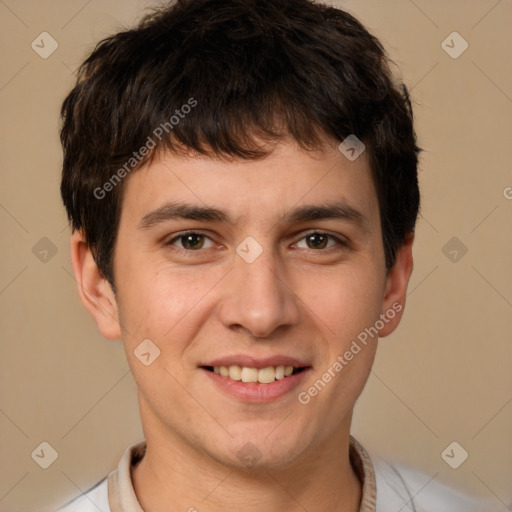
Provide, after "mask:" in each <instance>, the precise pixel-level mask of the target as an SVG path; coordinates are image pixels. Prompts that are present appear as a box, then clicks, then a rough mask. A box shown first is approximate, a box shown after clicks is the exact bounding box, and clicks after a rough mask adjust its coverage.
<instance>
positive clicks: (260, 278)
mask: <svg viewBox="0 0 512 512" xmlns="http://www.w3.org/2000/svg"><path fill="white" fill-rule="evenodd" d="M227 279H229V281H228V283H227V284H226V288H225V293H224V295H223V297H222V303H221V304H220V307H219V315H220V319H221V321H222V323H223V325H225V326H226V327H227V328H230V329H238V330H242V329H243V330H246V331H248V332H249V333H250V335H251V336H252V337H255V338H269V337H270V336H271V335H272V333H273V332H274V331H275V330H276V329H278V328H279V327H283V326H291V325H294V324H296V323H297V322H298V321H299V315H300V309H299V301H298V298H297V296H296V295H295V294H294V292H293V290H292V289H291V285H290V283H288V282H287V279H286V272H285V270H284V268H283V264H282V262H281V261H279V255H278V254H275V253H274V251H272V249H270V248H264V249H263V251H262V253H261V254H260V255H259V256H258V257H257V258H256V260H254V261H252V263H248V262H247V261H246V260H244V259H243V258H242V257H239V255H238V254H237V255H236V256H235V262H234V268H233V270H232V271H231V272H230V273H229V274H228V277H227Z"/></svg>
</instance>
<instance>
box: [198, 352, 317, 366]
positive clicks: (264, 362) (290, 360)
mask: <svg viewBox="0 0 512 512" xmlns="http://www.w3.org/2000/svg"><path fill="white" fill-rule="evenodd" d="M234 365H238V366H245V367H246V368H257V369H261V368H266V367H267V366H274V367H275V366H294V367H295V368H304V367H307V366H309V365H308V364H307V363H306V362H305V361H304V360H300V359H297V358H296V357H290V356H284V355H275V356H269V357H256V356H251V355H246V354H234V355H231V356H225V357H219V358H217V359H214V360H213V361H210V362H209V363H206V364H202V365H200V366H234Z"/></svg>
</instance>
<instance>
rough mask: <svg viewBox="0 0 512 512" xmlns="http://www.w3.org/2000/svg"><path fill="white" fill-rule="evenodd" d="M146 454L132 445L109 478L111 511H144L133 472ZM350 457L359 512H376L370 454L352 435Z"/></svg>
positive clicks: (141, 445)
mask: <svg viewBox="0 0 512 512" xmlns="http://www.w3.org/2000/svg"><path fill="white" fill-rule="evenodd" d="M145 453H146V442H145V441H141V442H139V443H136V444H133V445H131V446H129V447H128V448H127V449H126V450H125V452H124V454H123V456H122V458H121V460H120V462H119V465H118V467H117V469H115V470H114V471H112V472H111V473H110V474H109V475H108V501H109V505H110V510H111V512H144V511H143V510H142V507H141V506H140V503H139V502H138V500H137V496H136V494H135V491H134V489H133V483H132V478H131V470H132V468H133V467H134V466H135V465H136V464H138V462H139V461H140V460H141V459H142V457H144V454H145ZM349 457H350V463H351V464H352V467H353V468H354V471H355V472H356V475H357V477H358V478H359V480H360V482H361V484H362V493H361V494H362V496H361V504H360V506H359V512H375V506H376V501H377V488H376V483H375V471H374V469H373V464H372V461H371V459H370V456H369V455H368V452H367V451H366V450H365V449H364V447H363V446H362V445H361V444H360V443H359V442H358V441H357V440H356V439H355V438H354V437H352V436H350V444H349Z"/></svg>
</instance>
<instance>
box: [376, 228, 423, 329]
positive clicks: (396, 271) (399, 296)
mask: <svg viewBox="0 0 512 512" xmlns="http://www.w3.org/2000/svg"><path fill="white" fill-rule="evenodd" d="M413 241H414V233H409V234H408V235H407V236H406V239H405V242H404V244H403V245H402V247H400V249H399V250H398V251H397V255H396V261H395V265H394V266H393V268H392V269H391V270H390V271H389V274H388V277H387V281H386V288H385V292H384V300H383V302H382V311H381V318H383V320H384V327H383V328H382V329H381V330H380V331H379V337H381V338H383V337H385V336H388V335H389V334H391V333H392V332H393V331H394V330H395V329H396V328H397V327H398V324H399V323H400V320H401V318H402V315H403V311H404V308H405V298H406V296H407V286H408V284H409V278H410V277H411V273H412V269H413V257H412V244H413ZM384 317H385V318H384Z"/></svg>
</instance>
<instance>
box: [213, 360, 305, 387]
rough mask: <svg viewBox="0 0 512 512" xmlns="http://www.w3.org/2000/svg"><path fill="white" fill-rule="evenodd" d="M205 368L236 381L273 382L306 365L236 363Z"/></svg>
mask: <svg viewBox="0 0 512 512" xmlns="http://www.w3.org/2000/svg"><path fill="white" fill-rule="evenodd" d="M205 369H207V370H209V371H211V372H213V373H215V374H217V375H221V376H222V377H226V378H228V379H231V380H235V381H241V382H245V383H249V382H257V383H259V384H271V383H272V382H275V381H276V380H282V379H286V378H287V377H290V376H292V375H295V374H297V373H300V372H301V371H303V370H304V367H294V366H285V365H279V366H267V367H265V368H259V369H258V368H251V367H247V366H239V365H236V364H235V365H230V366H206V367H205Z"/></svg>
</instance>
